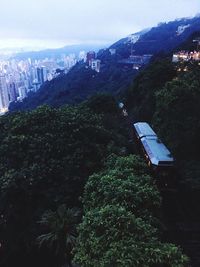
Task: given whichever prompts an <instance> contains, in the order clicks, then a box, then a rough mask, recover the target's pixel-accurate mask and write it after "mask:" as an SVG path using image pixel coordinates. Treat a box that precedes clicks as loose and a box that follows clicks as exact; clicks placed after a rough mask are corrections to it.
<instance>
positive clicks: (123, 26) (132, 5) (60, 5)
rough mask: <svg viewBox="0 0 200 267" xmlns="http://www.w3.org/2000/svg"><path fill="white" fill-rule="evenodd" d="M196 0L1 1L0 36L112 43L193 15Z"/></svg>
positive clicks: (196, 8) (53, 40)
mask: <svg viewBox="0 0 200 267" xmlns="http://www.w3.org/2000/svg"><path fill="white" fill-rule="evenodd" d="M199 10H200V1H199V0H176V1H174V0H162V1H160V0H151V1H149V0H138V1H136V0H57V1H55V0H28V1H27V0H15V1H12V3H10V1H5V2H3V3H1V8H0V38H1V40H2V42H3V41H4V40H8V39H10V40H11V39H15V40H17V39H18V40H33V39H35V40H43V41H44V42H52V43H53V42H54V43H56V42H57V43H60V44H61V43H77V42H79V43H81V42H82V43H83V42H88V41H95V40H96V41H97V40H100V41H104V42H112V41H115V40H118V39H119V38H121V37H124V36H126V35H128V34H130V33H133V32H135V31H138V30H141V29H143V28H146V27H150V26H154V25H156V24H157V23H158V22H160V21H169V20H173V19H175V18H178V17H185V16H193V15H195V14H196V13H198V12H199Z"/></svg>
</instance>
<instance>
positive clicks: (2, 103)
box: [0, 75, 9, 112]
mask: <svg viewBox="0 0 200 267" xmlns="http://www.w3.org/2000/svg"><path fill="white" fill-rule="evenodd" d="M8 106H9V95H8V88H7V83H6V77H5V75H1V76H0V110H1V112H3V111H5V110H7V109H8Z"/></svg>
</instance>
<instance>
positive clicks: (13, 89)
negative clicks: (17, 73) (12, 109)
mask: <svg viewBox="0 0 200 267" xmlns="http://www.w3.org/2000/svg"><path fill="white" fill-rule="evenodd" d="M8 93H9V101H10V102H13V101H16V100H17V92H16V86H15V83H14V82H13V83H10V84H9V85H8Z"/></svg>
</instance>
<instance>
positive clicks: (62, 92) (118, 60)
mask: <svg viewBox="0 0 200 267" xmlns="http://www.w3.org/2000/svg"><path fill="white" fill-rule="evenodd" d="M198 30H200V17H195V18H193V19H180V20H176V21H172V22H169V23H162V24H159V25H158V26H157V27H154V28H152V29H150V30H145V31H142V32H139V33H136V34H133V35H132V36H131V37H128V38H124V39H122V40H120V41H118V42H117V43H115V44H113V45H112V46H111V47H110V48H111V49H116V51H115V54H114V55H111V53H110V51H109V49H110V48H108V49H102V50H100V51H99V53H98V55H97V58H98V59H100V60H101V70H100V73H96V72H94V71H92V70H90V69H87V68H86V66H85V64H82V63H78V64H77V65H76V66H75V67H73V68H72V69H71V71H70V72H69V73H68V74H66V75H63V76H60V77H58V78H56V79H54V80H52V81H51V82H46V83H45V84H44V85H43V86H42V87H41V88H40V89H39V91H37V92H36V93H33V94H30V95H29V96H28V98H26V99H24V101H23V102H22V103H12V104H11V105H10V108H9V109H10V111H16V110H26V109H34V108H36V107H37V106H39V105H42V104H49V105H51V106H55V107H57V106H61V105H63V104H67V103H70V104H72V103H73V104H74V103H80V102H81V101H83V100H85V99H87V98H88V97H89V96H91V95H93V94H95V93H98V92H107V93H111V94H114V95H117V94H119V93H120V92H122V91H123V90H124V89H126V88H127V86H128V85H129V84H130V83H131V82H132V81H133V79H134V77H135V76H136V74H137V73H138V69H137V67H136V69H132V66H133V64H132V65H131V64H128V66H127V62H129V57H130V56H131V55H136V56H137V55H140V56H141V55H146V54H151V55H154V56H155V57H156V55H157V54H159V53H163V52H164V53H169V52H170V51H171V50H172V49H174V48H176V47H177V46H179V45H180V44H181V43H183V42H184V41H186V40H187V39H188V38H189V36H191V34H193V33H194V32H196V31H198ZM127 60H128V61H127ZM136 65H137V64H136ZM143 68H144V65H142V67H141V68H140V70H142V69H143Z"/></svg>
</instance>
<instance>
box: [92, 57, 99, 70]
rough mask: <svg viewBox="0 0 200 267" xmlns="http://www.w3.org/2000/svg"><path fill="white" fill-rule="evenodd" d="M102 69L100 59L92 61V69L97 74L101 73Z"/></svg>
mask: <svg viewBox="0 0 200 267" xmlns="http://www.w3.org/2000/svg"><path fill="white" fill-rule="evenodd" d="M100 67H101V60H99V59H93V60H91V68H92V69H93V70H95V71H96V72H100Z"/></svg>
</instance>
